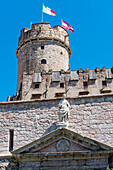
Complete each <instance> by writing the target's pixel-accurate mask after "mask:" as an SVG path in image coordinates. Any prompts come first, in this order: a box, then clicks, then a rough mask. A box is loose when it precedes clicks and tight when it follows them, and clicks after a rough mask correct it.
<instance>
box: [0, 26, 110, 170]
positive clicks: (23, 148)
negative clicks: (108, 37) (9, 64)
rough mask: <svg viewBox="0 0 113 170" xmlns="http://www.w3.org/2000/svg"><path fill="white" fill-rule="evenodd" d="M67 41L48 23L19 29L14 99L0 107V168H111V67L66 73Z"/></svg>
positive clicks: (67, 64)
mask: <svg viewBox="0 0 113 170" xmlns="http://www.w3.org/2000/svg"><path fill="white" fill-rule="evenodd" d="M68 37H69V34H68V32H67V31H66V30H65V29H64V28H63V27H61V26H59V25H57V26H55V27H53V28H51V26H50V23H35V24H32V29H27V28H24V29H22V31H21V36H20V37H19V46H18V48H17V51H16V55H17V58H18V80H17V94H16V95H13V96H12V97H9V96H8V98H7V102H1V103H0V134H1V135H0V169H9V170H18V169H22V170H38V169H39V170H46V169H47V170H76V169H78V170H87V169H88V170H106V169H111V168H113V68H111V69H106V68H105V67H104V68H103V69H102V70H100V69H99V68H96V69H95V70H89V69H88V68H86V69H85V70H82V69H79V70H75V71H71V70H70V67H69V57H70V56H71V49H70V47H69V38H68ZM62 96H63V97H62Z"/></svg>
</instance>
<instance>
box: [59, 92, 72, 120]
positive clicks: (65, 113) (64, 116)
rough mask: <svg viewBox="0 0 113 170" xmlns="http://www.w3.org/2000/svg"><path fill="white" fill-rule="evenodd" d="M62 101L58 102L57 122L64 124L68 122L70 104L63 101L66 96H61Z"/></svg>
mask: <svg viewBox="0 0 113 170" xmlns="http://www.w3.org/2000/svg"><path fill="white" fill-rule="evenodd" d="M62 97H63V99H62V100H61V101H60V102H59V105H58V106H59V122H62V123H65V122H67V121H68V118H69V114H70V110H69V109H70V104H69V103H68V101H67V100H66V99H65V98H66V95H65V94H63V95H62Z"/></svg>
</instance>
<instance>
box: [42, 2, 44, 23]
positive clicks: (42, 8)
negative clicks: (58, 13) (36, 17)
mask: <svg viewBox="0 0 113 170" xmlns="http://www.w3.org/2000/svg"><path fill="white" fill-rule="evenodd" d="M43 5H44V3H43V4H42V22H43Z"/></svg>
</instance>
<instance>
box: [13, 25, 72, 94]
mask: <svg viewBox="0 0 113 170" xmlns="http://www.w3.org/2000/svg"><path fill="white" fill-rule="evenodd" d="M68 36H69V34H68V32H67V31H66V30H65V29H64V28H63V27H61V26H60V25H57V26H55V27H53V28H51V26H50V23H35V24H32V29H27V28H24V29H22V31H21V36H20V37H19V47H18V48H17V51H16V55H17V58H18V83H17V84H18V85H17V92H19V90H20V88H21V86H22V82H23V73H26V74H33V73H34V72H38V73H41V72H48V71H49V70H53V71H60V70H64V71H67V70H68V69H69V57H70V55H71V49H70V47H69V39H68Z"/></svg>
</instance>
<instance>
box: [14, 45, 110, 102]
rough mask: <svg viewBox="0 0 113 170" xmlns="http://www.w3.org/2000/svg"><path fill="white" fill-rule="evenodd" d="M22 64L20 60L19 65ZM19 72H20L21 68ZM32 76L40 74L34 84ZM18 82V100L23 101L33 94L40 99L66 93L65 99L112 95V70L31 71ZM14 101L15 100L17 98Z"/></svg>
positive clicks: (24, 73)
mask: <svg viewBox="0 0 113 170" xmlns="http://www.w3.org/2000/svg"><path fill="white" fill-rule="evenodd" d="M59 49H60V48H59ZM29 57H30V56H29ZM57 58H58V57H57ZM62 61H63V60H62ZM22 62H23V61H22V60H21V64H22ZM55 62H56V60H55ZM23 63H24V62H23ZM35 63H36V62H35ZM61 63H62V62H61ZM23 65H26V64H23ZM62 65H63V64H62ZM20 72H22V68H21V71H20ZM34 74H37V75H38V74H40V79H38V78H37V80H36V81H35V82H34ZM20 82H22V89H21V91H22V97H21V98H20V99H23V100H30V99H32V95H33V94H40V99H44V98H47V99H49V98H58V97H59V95H60V96H62V93H66V95H67V97H78V96H84V95H87V96H90V95H97V94H105V93H107V94H109V93H111V94H113V72H112V69H105V68H104V70H103V69H102V70H100V69H98V68H96V69H95V70H89V69H86V70H82V69H79V70H76V71H71V70H68V71H67V72H65V71H63V70H61V71H56V72H54V71H51V70H50V71H49V72H42V73H41V72H40V73H39V72H37V71H35V72H34V71H33V70H32V72H30V73H29V74H28V73H27V72H25V71H24V72H23V75H22V78H21V80H20ZM35 84H39V88H35ZM61 84H63V86H61ZM19 93H20V92H19ZM37 99H38V98H37ZM15 100H17V96H16V98H15Z"/></svg>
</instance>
